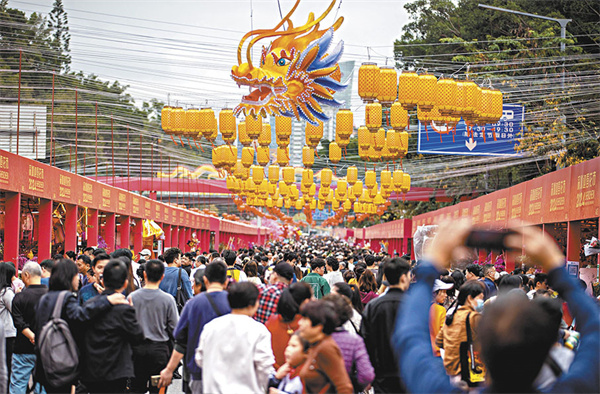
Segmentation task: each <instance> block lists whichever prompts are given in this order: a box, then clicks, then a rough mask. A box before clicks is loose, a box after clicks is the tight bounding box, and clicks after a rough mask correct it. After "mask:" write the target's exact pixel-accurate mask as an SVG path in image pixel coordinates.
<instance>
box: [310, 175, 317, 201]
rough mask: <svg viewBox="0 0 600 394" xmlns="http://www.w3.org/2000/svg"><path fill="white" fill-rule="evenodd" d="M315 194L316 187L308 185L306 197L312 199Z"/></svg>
mask: <svg viewBox="0 0 600 394" xmlns="http://www.w3.org/2000/svg"><path fill="white" fill-rule="evenodd" d="M311 171H312V170H311ZM315 194H317V185H315V184H314V183H313V184H312V185H310V188H309V189H308V195H309V196H311V197H314V195H315Z"/></svg>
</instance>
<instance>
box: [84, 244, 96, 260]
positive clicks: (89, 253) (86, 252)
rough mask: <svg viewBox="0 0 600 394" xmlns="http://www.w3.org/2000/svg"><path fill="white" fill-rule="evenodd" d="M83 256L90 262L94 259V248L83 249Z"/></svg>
mask: <svg viewBox="0 0 600 394" xmlns="http://www.w3.org/2000/svg"><path fill="white" fill-rule="evenodd" d="M83 254H84V255H86V256H87V257H89V258H90V260H92V259H93V258H94V248H92V247H91V246H88V247H87V248H85V249H83Z"/></svg>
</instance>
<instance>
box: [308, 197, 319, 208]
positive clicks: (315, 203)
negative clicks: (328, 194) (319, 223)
mask: <svg viewBox="0 0 600 394" xmlns="http://www.w3.org/2000/svg"><path fill="white" fill-rule="evenodd" d="M309 208H310V210H311V211H314V210H315V209H317V200H314V199H312V198H311V200H310V205H309Z"/></svg>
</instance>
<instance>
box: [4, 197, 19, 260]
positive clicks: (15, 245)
mask: <svg viewBox="0 0 600 394" xmlns="http://www.w3.org/2000/svg"><path fill="white" fill-rule="evenodd" d="M5 195H6V204H5V206H6V211H5V217H4V261H12V262H13V263H15V265H17V258H18V257H19V242H20V241H21V193H13V192H6V193H5Z"/></svg>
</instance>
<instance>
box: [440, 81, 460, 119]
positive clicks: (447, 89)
mask: <svg viewBox="0 0 600 394" xmlns="http://www.w3.org/2000/svg"><path fill="white" fill-rule="evenodd" d="M456 94H457V87H456V81H455V80H454V79H452V78H440V79H439V80H438V81H437V87H436V96H435V97H436V98H435V105H437V108H438V111H440V114H442V116H449V115H451V114H452V113H453V112H454V111H455V109H456Z"/></svg>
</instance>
